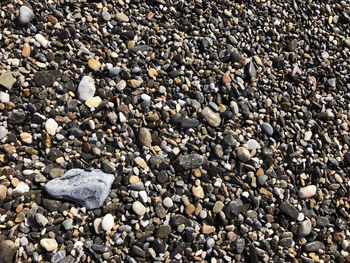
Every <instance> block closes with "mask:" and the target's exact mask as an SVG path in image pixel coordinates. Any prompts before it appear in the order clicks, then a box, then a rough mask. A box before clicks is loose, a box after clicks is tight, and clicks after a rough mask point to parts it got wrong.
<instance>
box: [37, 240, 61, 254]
mask: <svg viewBox="0 0 350 263" xmlns="http://www.w3.org/2000/svg"><path fill="white" fill-rule="evenodd" d="M40 245H41V246H42V247H43V248H45V249H46V251H48V252H51V251H54V250H56V249H57V247H58V244H57V241H56V240H55V239H53V238H43V239H42V240H40Z"/></svg>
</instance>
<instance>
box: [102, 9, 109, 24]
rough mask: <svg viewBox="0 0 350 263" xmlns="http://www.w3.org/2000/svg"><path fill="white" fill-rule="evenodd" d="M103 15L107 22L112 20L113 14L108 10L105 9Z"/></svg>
mask: <svg viewBox="0 0 350 263" xmlns="http://www.w3.org/2000/svg"><path fill="white" fill-rule="evenodd" d="M101 16H102V19H103V20H104V21H106V22H107V21H109V20H111V14H110V13H108V12H107V11H103V12H102V14H101Z"/></svg>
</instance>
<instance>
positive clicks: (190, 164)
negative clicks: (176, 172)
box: [175, 153, 208, 170]
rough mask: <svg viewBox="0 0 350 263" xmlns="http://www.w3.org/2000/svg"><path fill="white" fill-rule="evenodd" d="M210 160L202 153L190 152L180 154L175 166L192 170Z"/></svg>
mask: <svg viewBox="0 0 350 263" xmlns="http://www.w3.org/2000/svg"><path fill="white" fill-rule="evenodd" d="M207 162H208V159H207V158H206V157H205V156H203V155H200V154H196V153H193V154H188V155H182V156H179V158H178V159H177V161H176V164H175V166H176V167H177V168H178V169H180V170H190V169H195V168H199V167H200V166H201V165H203V164H205V163H207Z"/></svg>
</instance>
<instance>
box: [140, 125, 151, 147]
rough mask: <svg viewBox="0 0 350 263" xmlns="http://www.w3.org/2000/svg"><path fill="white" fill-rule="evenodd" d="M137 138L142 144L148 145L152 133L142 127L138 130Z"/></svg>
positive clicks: (149, 144)
mask: <svg viewBox="0 0 350 263" xmlns="http://www.w3.org/2000/svg"><path fill="white" fill-rule="evenodd" d="M139 140H140V142H141V144H142V145H144V146H147V147H150V146H151V144H152V135H151V133H150V131H149V130H148V129H147V128H145V127H142V128H141V129H140V131H139Z"/></svg>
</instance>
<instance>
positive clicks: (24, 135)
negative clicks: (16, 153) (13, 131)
mask: <svg viewBox="0 0 350 263" xmlns="http://www.w3.org/2000/svg"><path fill="white" fill-rule="evenodd" d="M20 137H21V140H22V142H24V143H27V144H31V143H32V142H33V136H32V135H31V134H30V133H28V132H22V133H21V134H20Z"/></svg>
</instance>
